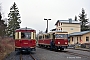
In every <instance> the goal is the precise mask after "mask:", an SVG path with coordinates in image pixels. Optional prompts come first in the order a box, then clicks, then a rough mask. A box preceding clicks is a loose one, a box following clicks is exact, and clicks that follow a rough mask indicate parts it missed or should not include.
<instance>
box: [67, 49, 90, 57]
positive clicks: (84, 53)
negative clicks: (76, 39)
mask: <svg viewBox="0 0 90 60" xmlns="http://www.w3.org/2000/svg"><path fill="white" fill-rule="evenodd" d="M67 51H70V52H74V53H78V54H83V55H87V56H90V52H88V51H82V50H74V49H67Z"/></svg>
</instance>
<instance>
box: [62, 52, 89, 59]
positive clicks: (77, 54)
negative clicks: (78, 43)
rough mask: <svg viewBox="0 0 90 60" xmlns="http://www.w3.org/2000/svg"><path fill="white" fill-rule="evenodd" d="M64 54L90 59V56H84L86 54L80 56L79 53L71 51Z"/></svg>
mask: <svg viewBox="0 0 90 60" xmlns="http://www.w3.org/2000/svg"><path fill="white" fill-rule="evenodd" d="M60 53H61V52H60ZM63 53H67V54H70V55H74V56H77V57H81V58H82V57H83V58H89V59H90V56H88V55H84V54H79V53H75V52H70V51H63Z"/></svg>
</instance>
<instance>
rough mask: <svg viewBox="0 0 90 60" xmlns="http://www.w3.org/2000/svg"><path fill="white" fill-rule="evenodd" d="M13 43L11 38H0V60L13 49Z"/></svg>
mask: <svg viewBox="0 0 90 60" xmlns="http://www.w3.org/2000/svg"><path fill="white" fill-rule="evenodd" d="M14 48H15V45H14V40H13V39H12V38H4V39H0V60H3V59H4V58H5V56H6V55H8V54H10V53H11V52H12V51H14Z"/></svg>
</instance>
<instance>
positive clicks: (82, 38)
mask: <svg viewBox="0 0 90 60" xmlns="http://www.w3.org/2000/svg"><path fill="white" fill-rule="evenodd" d="M69 38H70V44H76V43H80V44H84V43H90V31H82V32H74V33H71V34H70V35H69Z"/></svg>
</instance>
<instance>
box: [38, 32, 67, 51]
mask: <svg viewBox="0 0 90 60" xmlns="http://www.w3.org/2000/svg"><path fill="white" fill-rule="evenodd" d="M52 40H53V42H54V46H52V47H53V48H54V49H55V50H56V51H57V50H59V49H60V50H64V48H67V46H68V32H64V31H54V32H53V31H52V32H49V33H41V34H38V45H39V46H40V47H45V48H51V44H50V43H51V41H52Z"/></svg>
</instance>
